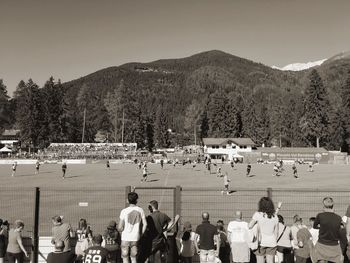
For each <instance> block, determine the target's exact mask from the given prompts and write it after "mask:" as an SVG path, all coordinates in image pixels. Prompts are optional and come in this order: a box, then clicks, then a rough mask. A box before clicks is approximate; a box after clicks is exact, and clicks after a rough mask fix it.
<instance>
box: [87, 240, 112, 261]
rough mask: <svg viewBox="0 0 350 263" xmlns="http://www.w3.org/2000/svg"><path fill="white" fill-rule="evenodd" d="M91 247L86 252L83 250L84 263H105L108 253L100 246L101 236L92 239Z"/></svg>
mask: <svg viewBox="0 0 350 263" xmlns="http://www.w3.org/2000/svg"><path fill="white" fill-rule="evenodd" d="M92 242H93V244H94V245H93V246H92V247H89V248H88V249H87V250H85V256H84V261H83V262H84V263H95V262H96V263H107V260H109V258H108V255H109V253H108V251H107V249H105V248H104V247H102V246H101V243H102V236H101V235H99V234H98V235H95V236H94V237H93V238H92Z"/></svg>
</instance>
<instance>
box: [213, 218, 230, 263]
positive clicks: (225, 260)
mask: <svg viewBox="0 0 350 263" xmlns="http://www.w3.org/2000/svg"><path fill="white" fill-rule="evenodd" d="M216 227H217V229H218V233H219V238H220V249H219V259H220V260H221V262H222V263H230V245H229V242H228V240H227V234H226V231H225V228H224V221H223V220H221V219H220V220H218V221H217V222H216Z"/></svg>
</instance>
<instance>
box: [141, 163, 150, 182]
mask: <svg viewBox="0 0 350 263" xmlns="http://www.w3.org/2000/svg"><path fill="white" fill-rule="evenodd" d="M147 176H148V173H147V166H146V165H144V166H143V169H142V179H141V183H142V182H147Z"/></svg>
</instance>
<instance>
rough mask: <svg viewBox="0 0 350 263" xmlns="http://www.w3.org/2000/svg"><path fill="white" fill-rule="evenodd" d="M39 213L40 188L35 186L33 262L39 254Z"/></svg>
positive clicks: (36, 262) (35, 261)
mask: <svg viewBox="0 0 350 263" xmlns="http://www.w3.org/2000/svg"><path fill="white" fill-rule="evenodd" d="M39 213H40V188H39V187H36V188H35V207H34V229H33V263H38V256H39Z"/></svg>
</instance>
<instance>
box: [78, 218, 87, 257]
mask: <svg viewBox="0 0 350 263" xmlns="http://www.w3.org/2000/svg"><path fill="white" fill-rule="evenodd" d="M89 232H90V227H89V226H88V225H87V222H86V219H84V218H81V219H80V220H79V222H78V229H77V230H76V233H75V235H76V238H77V244H76V245H75V254H76V255H77V261H78V262H81V260H82V258H83V255H84V250H85V249H86V248H85V247H83V244H85V239H87V237H88V233H89Z"/></svg>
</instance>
